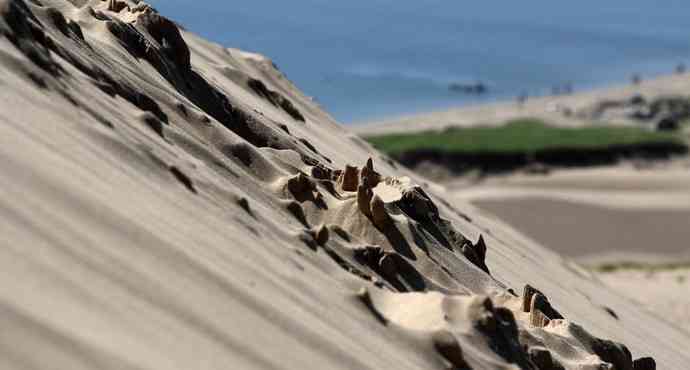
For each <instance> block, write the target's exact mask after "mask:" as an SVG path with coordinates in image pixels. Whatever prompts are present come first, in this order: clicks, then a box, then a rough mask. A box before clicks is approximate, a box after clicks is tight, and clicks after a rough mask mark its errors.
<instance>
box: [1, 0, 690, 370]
mask: <svg viewBox="0 0 690 370" xmlns="http://www.w3.org/2000/svg"><path fill="white" fill-rule="evenodd" d="M0 44H1V45H0V65H1V68H0V86H1V87H2V88H1V89H0V106H1V109H0V171H2V174H1V176H0V194H1V196H0V213H1V214H2V218H3V222H2V223H0V235H2V246H1V248H0V281H2V283H0V329H1V330H0V367H2V368H7V369H27V368H40V369H44V368H59V369H95V368H97V369H227V368H237V369H299V368H305V369H306V368H322V369H393V368H395V369H421V368H424V369H446V368H449V367H451V366H453V367H455V368H472V369H507V368H516V367H521V368H525V369H534V368H537V366H538V364H541V365H540V366H541V367H542V368H545V366H547V365H544V364H547V363H548V364H550V365H553V366H556V365H555V364H556V363H557V364H560V366H562V367H563V368H567V369H599V368H610V366H609V365H608V364H613V363H619V365H618V366H619V367H618V368H623V369H625V368H627V367H626V366H632V360H633V359H636V358H639V357H645V356H652V357H654V359H655V360H656V361H657V363H658V364H659V365H660V368H663V369H674V368H675V369H682V368H684V366H685V364H687V363H689V362H690V354H688V353H687V351H686V349H687V345H688V342H689V339H688V336H687V334H685V333H684V332H681V331H679V330H677V329H676V328H675V327H674V326H673V325H671V324H669V323H667V322H665V321H663V320H659V319H657V318H656V317H655V316H653V315H650V314H648V313H647V312H645V311H644V310H641V309H640V308H638V307H636V306H635V305H631V304H630V303H629V301H628V300H627V299H625V298H624V297H621V296H619V295H617V294H615V293H613V292H612V291H611V290H610V289H608V288H606V287H605V286H603V285H602V284H601V283H600V282H599V281H598V280H597V279H596V278H595V277H593V276H591V275H589V274H587V273H586V272H583V271H582V270H581V269H579V268H578V267H577V265H574V264H572V263H571V262H569V261H567V260H564V259H562V258H561V257H559V256H558V255H555V254H554V253H552V252H549V251H547V250H545V249H543V248H542V247H540V246H538V245H536V244H535V243H533V242H531V241H530V240H528V239H526V238H525V237H523V236H521V235H520V234H518V233H517V232H515V231H513V230H512V229H511V228H510V227H508V226H506V225H504V224H502V223H500V222H498V221H496V220H493V219H489V218H486V217H484V216H482V215H479V214H478V213H477V212H476V210H475V209H474V207H473V206H472V205H470V204H469V203H468V202H465V201H462V200H457V201H453V204H451V203H448V202H446V201H444V200H443V199H452V197H449V193H447V192H446V191H445V190H444V189H443V188H441V187H439V186H437V185H433V184H427V183H426V181H425V180H424V179H422V178H418V177H416V176H415V175H413V174H411V173H408V172H407V171H405V170H403V169H400V168H397V167H396V166H395V164H394V163H392V162H390V161H389V160H387V159H386V158H385V157H382V156H381V155H380V154H379V153H377V152H376V151H374V150H373V149H372V148H371V147H370V146H369V145H367V144H366V143H364V142H363V141H362V140H361V139H358V138H357V137H356V136H354V135H353V134H351V133H349V132H348V131H347V130H345V129H344V128H342V127H340V126H339V125H338V124H337V123H336V122H335V121H334V120H333V119H332V118H331V117H329V116H328V115H327V114H326V113H324V112H323V111H321V110H320V109H319V108H318V107H317V106H316V105H315V104H314V103H313V102H312V101H311V100H310V99H308V98H307V97H306V96H304V95H303V94H302V93H300V92H299V90H297V88H296V87H295V86H293V85H292V84H291V83H290V82H289V81H288V80H287V79H286V78H285V77H284V76H283V75H282V74H281V73H280V72H279V71H278V70H276V69H275V67H274V66H273V64H272V63H271V61H270V60H269V59H267V58H265V57H263V56H259V55H256V54H251V53H246V52H242V51H239V50H234V49H226V48H223V47H221V46H218V45H215V44H212V43H209V42H207V41H205V40H203V39H201V38H199V37H197V36H195V35H194V34H192V33H189V32H187V31H182V30H180V29H179V28H178V27H177V26H176V25H175V24H174V22H172V21H170V20H168V19H166V18H164V17H163V16H161V15H158V14H157V13H156V12H155V10H153V9H152V8H150V7H149V6H148V5H146V4H144V3H140V2H133V1H126V2H125V1H118V0H111V1H101V0H88V1H76V0H73V1H66V0H41V1H40V2H39V1H29V0H27V1H23V0H2V1H0ZM256 81H260V83H258V82H256ZM370 158H371V160H369V159H370ZM347 166H350V168H349V169H348V170H345V169H346V168H348V167H347ZM343 185H344V186H343ZM367 206H368V207H369V208H367ZM487 271H490V272H491V274H489V273H487ZM527 283H529V284H530V285H532V286H535V287H537V288H538V289H539V290H540V291H541V292H543V293H544V295H545V296H546V297H548V302H549V303H550V304H551V305H553V306H554V307H555V308H557V309H558V311H559V312H560V314H562V315H563V317H565V318H566V319H558V318H555V317H547V318H548V319H549V322H548V324H545V323H546V320H541V323H540V325H538V326H534V325H532V324H530V321H533V320H531V316H534V313H533V312H524V311H523V309H522V305H523V299H522V298H521V297H519V295H518V294H517V293H515V292H521V290H522V287H523V286H524V285H525V284H527ZM509 289H512V290H509ZM602 305H606V306H607V307H610V308H611V309H612V310H615V312H617V314H618V317H619V319H614V318H612V317H611V316H610V314H609V313H608V312H607V311H605V310H603V309H602V308H601V306H602ZM535 307H538V308H539V309H544V308H543V306H535ZM544 310H546V309H544ZM546 311H548V310H546ZM540 312H541V311H540ZM542 314H544V315H546V316H548V315H549V313H548V312H542ZM597 338H605V339H606V340H601V339H597ZM609 339H610V340H613V341H615V342H616V343H613V342H608V341H607V340H609ZM618 343H623V344H625V346H626V347H623V346H622V345H621V344H618ZM625 348H627V349H629V351H630V353H628V352H627V350H626V349H625ZM621 363H622V364H623V365H620V364H621ZM602 366H603V367H602Z"/></svg>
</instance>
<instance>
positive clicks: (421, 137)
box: [365, 119, 680, 156]
mask: <svg viewBox="0 0 690 370" xmlns="http://www.w3.org/2000/svg"><path fill="white" fill-rule="evenodd" d="M365 139H366V140H367V141H369V142H370V143H372V144H373V145H374V146H375V147H376V148H377V149H379V150H382V151H384V152H386V153H388V154H389V155H392V156H398V155H401V154H403V153H405V152H410V151H415V150H437V151H442V152H446V153H516V152H521V153H536V152H539V151H543V150H548V149H558V148H569V149H597V148H607V147H612V146H621V145H637V144H649V143H679V142H680V140H679V139H678V138H677V137H676V136H675V135H674V134H671V133H663V132H654V131H647V130H643V129H639V128H633V127H610V126H599V127H592V126H590V127H582V128H565V127H554V126H549V125H547V124H545V123H544V122H541V121H539V120H536V119H522V120H516V121H511V122H509V123H507V124H506V125H503V126H500V127H469V128H451V129H448V130H445V131H441V132H420V133H414V134H399V135H398V134H393V135H385V136H374V137H367V138H365Z"/></svg>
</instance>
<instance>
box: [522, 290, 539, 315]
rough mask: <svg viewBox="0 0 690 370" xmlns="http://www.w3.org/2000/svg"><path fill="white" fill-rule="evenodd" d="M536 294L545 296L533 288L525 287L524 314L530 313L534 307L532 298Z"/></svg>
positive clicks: (523, 295)
mask: <svg viewBox="0 0 690 370" xmlns="http://www.w3.org/2000/svg"><path fill="white" fill-rule="evenodd" d="M535 293H539V294H541V295H543V294H542V293H541V292H540V291H539V290H537V289H536V288H534V287H533V286H531V285H529V284H526V285H525V287H524V288H523V290H522V311H523V312H529V311H530V306H531V305H532V296H533V295H534V294H535Z"/></svg>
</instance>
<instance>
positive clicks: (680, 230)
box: [450, 161, 690, 262]
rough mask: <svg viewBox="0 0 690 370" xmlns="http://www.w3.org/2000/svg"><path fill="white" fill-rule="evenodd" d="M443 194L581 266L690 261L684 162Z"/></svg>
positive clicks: (526, 179) (689, 175) (689, 190)
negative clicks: (469, 204)
mask: <svg viewBox="0 0 690 370" xmlns="http://www.w3.org/2000/svg"><path fill="white" fill-rule="evenodd" d="M450 187H451V188H453V189H456V193H455V196H456V197H457V198H462V199H464V200H466V201H471V202H473V203H474V204H476V205H477V206H479V207H480V208H481V209H483V210H485V211H487V212H489V213H491V214H494V215H496V216H498V217H500V218H501V219H503V220H505V221H506V222H508V223H510V224H511V225H513V226H515V227H517V228H518V229H519V230H521V231H523V232H525V233H526V234H527V235H529V236H531V237H532V238H534V239H536V240H537V241H539V242H540V243H542V244H544V245H548V246H550V247H551V248H553V249H554V250H556V251H557V252H559V253H561V254H564V255H566V256H570V257H574V258H577V259H579V260H580V261H582V262H588V261H589V262H601V261H602V259H606V260H617V259H623V260H629V261H637V260H642V261H646V262H650V261H649V259H650V258H653V259H655V260H669V259H677V258H684V259H688V260H690V249H688V240H690V169H689V168H687V164H686V163H685V161H678V162H674V163H672V164H670V165H668V166H656V167H654V168H653V169H647V170H639V169H635V168H634V167H633V166H630V165H620V166H616V167H607V168H594V169H581V170H559V171H555V172H553V173H552V174H551V175H548V176H530V175H523V174H514V175H510V176H504V177H497V178H492V179H489V180H488V181H486V182H483V183H481V184H479V185H475V186H467V185H466V184H460V183H456V184H451V185H450ZM565 236H568V237H565ZM564 237H565V238H564Z"/></svg>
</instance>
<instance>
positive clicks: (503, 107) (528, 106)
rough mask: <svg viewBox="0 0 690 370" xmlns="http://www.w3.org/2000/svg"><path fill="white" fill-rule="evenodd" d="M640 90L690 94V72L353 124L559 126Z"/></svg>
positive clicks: (368, 130)
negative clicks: (534, 122)
mask: <svg viewBox="0 0 690 370" xmlns="http://www.w3.org/2000/svg"><path fill="white" fill-rule="evenodd" d="M637 94H641V95H643V96H644V97H646V98H648V99H651V98H654V97H659V96H670V95H680V96H687V95H688V94H690V73H684V74H676V75H668V76H663V77H658V78H655V79H651V80H647V81H643V82H642V83H641V84H640V85H632V84H627V85H619V86H614V87H606V88H599V89H595V90H590V91H582V92H577V93H575V94H572V95H557V96H544V97H535V98H530V99H528V100H527V102H526V103H525V104H524V105H519V104H517V102H515V101H507V102H497V103H489V104H482V105H473V106H467V107H459V108H452V109H448V110H445V111H438V112H428V113H420V114H414V115H408V116H404V117H398V118H391V119H386V120H381V121H376V122H369V123H362V124H358V125H354V126H352V129H353V130H354V131H355V132H357V133H359V134H360V135H378V134H390V133H404V132H416V131H425V130H443V129H444V128H447V127H451V126H475V125H499V124H503V123H505V122H506V121H509V120H512V119H517V118H524V117H534V118H541V119H543V120H544V121H546V122H548V123H550V124H555V125H559V126H569V127H577V126H583V125H589V124H592V123H596V121H593V120H592V119H590V118H583V117H582V116H580V115H578V114H577V113H579V112H588V111H590V110H591V109H592V107H593V106H595V105H596V104H597V103H599V102H601V101H605V100H626V99H630V98H631V97H633V96H635V95H637ZM565 108H567V109H569V110H570V111H571V112H574V113H576V114H574V115H572V116H565V115H564V114H563V110H564V109H565ZM584 117H586V115H585V116H584ZM604 122H605V123H606V124H609V125H626V124H630V123H631V122H630V120H629V119H627V118H624V117H606V118H605V119H604Z"/></svg>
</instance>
